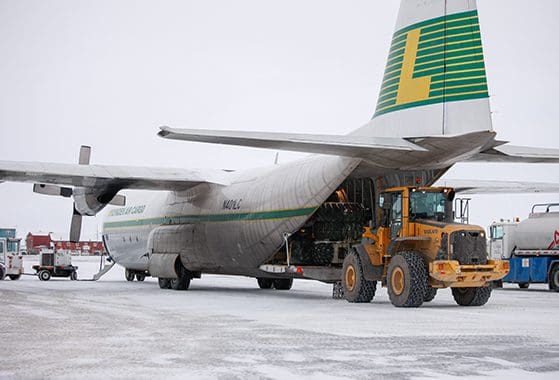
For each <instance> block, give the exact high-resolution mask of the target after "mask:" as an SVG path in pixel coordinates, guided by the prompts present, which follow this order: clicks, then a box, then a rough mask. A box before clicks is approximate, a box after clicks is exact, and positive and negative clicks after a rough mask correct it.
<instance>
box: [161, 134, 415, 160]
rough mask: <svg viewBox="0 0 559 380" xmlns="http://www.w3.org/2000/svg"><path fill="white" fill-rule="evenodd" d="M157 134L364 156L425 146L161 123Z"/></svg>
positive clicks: (395, 140) (398, 140)
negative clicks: (164, 125)
mask: <svg viewBox="0 0 559 380" xmlns="http://www.w3.org/2000/svg"><path fill="white" fill-rule="evenodd" d="M159 136H160V137H163V138H166V139H173V140H184V141H196V142H205V143H213V144H226V145H240V146H248V147H253V148H267V149H280V150H290V151H295V152H306V153H317V154H330V155H336V156H345V157H363V156H364V155H366V153H367V152H368V151H370V150H379V151H381V150H398V151H425V149H424V148H422V147H420V146H418V145H415V144H413V143H411V142H409V141H407V140H405V139H401V138H393V137H364V136H350V135H345V136H341V135H312V134H302V133H270V132H246V131H225V130H223V131H221V130H202V129H174V128H168V127H161V131H160V132H159Z"/></svg>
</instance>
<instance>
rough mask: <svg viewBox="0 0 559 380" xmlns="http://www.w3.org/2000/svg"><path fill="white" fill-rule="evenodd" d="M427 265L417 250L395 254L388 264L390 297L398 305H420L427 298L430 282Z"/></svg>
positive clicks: (387, 279) (387, 280) (393, 303)
mask: <svg viewBox="0 0 559 380" xmlns="http://www.w3.org/2000/svg"><path fill="white" fill-rule="evenodd" d="M427 280H428V273H427V266H426V265H425V260H423V257H421V255H419V254H418V253H415V252H403V253H399V254H397V255H396V256H394V257H393V258H392V259H391V260H390V264H389V265H388V272H387V277H386V282H387V286H388V297H389V298H390V302H392V305H394V306H396V307H419V306H421V305H422V304H423V302H424V300H425V296H426V293H427V291H428V286H429V284H428V283H427Z"/></svg>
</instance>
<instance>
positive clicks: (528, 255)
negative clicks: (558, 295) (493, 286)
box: [489, 203, 559, 292]
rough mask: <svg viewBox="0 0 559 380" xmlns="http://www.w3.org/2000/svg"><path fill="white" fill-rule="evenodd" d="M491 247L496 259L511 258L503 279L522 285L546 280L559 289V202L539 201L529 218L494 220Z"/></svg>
mask: <svg viewBox="0 0 559 380" xmlns="http://www.w3.org/2000/svg"><path fill="white" fill-rule="evenodd" d="M489 250H490V256H491V257H492V258H494V259H503V260H508V261H509V264H510V265H509V266H510V271H509V273H508V274H507V275H506V276H505V277H504V278H503V279H502V282H507V283H516V284H518V286H519V287H520V288H528V287H529V286H530V284H534V283H540V284H541V283H547V284H549V289H550V290H552V291H556V292H557V291H559V203H548V204H537V205H534V206H533V207H532V212H531V213H530V215H529V216H528V219H526V220H523V221H519V220H518V219H517V220H515V221H501V222H494V223H493V224H491V226H490V227H489Z"/></svg>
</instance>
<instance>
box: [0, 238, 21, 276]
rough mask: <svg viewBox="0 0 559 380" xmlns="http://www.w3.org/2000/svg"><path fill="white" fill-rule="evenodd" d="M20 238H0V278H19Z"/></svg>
mask: <svg viewBox="0 0 559 380" xmlns="http://www.w3.org/2000/svg"><path fill="white" fill-rule="evenodd" d="M20 242H21V239H17V238H6V237H2V238H0V280H3V279H4V278H5V277H6V276H8V277H9V278H10V279H11V280H19V278H20V277H21V275H22V274H23V256H21V255H20V252H19V246H20Z"/></svg>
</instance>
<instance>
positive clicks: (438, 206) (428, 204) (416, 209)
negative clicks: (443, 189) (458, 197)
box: [410, 191, 450, 222]
mask: <svg viewBox="0 0 559 380" xmlns="http://www.w3.org/2000/svg"><path fill="white" fill-rule="evenodd" d="M447 203H448V200H447V198H446V196H445V194H443V193H438V192H429V191H414V192H411V193H410V220H412V221H413V220H417V219H426V220H436V221H439V222H449V221H450V219H449V218H448V212H447V210H448V207H447Z"/></svg>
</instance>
